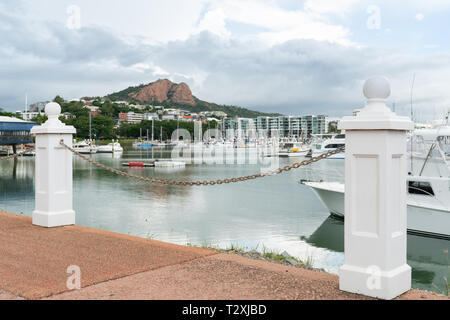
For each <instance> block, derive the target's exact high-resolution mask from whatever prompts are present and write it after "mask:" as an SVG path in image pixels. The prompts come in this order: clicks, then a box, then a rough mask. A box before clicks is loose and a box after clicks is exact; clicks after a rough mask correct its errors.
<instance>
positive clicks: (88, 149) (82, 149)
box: [73, 140, 98, 154]
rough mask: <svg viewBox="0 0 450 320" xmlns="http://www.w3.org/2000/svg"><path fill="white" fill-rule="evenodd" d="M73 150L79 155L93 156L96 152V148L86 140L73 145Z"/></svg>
mask: <svg viewBox="0 0 450 320" xmlns="http://www.w3.org/2000/svg"><path fill="white" fill-rule="evenodd" d="M73 149H74V150H75V151H77V152H79V153H81V154H94V153H97V151H98V149H97V146H96V145H95V144H93V143H92V141H87V140H84V141H80V142H76V143H74V144H73Z"/></svg>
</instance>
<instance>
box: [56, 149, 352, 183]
mask: <svg viewBox="0 0 450 320" xmlns="http://www.w3.org/2000/svg"><path fill="white" fill-rule="evenodd" d="M60 143H61V145H62V146H63V147H65V148H66V149H68V150H70V151H71V152H73V153H74V154H75V155H76V156H78V157H80V158H82V159H84V160H86V161H87V162H89V163H91V164H93V165H94V166H97V167H99V168H102V169H105V170H107V171H109V172H112V173H115V174H117V175H120V176H123V177H127V178H131V179H136V180H140V181H145V182H151V183H158V184H163V185H177V186H189V187H193V186H208V185H210V186H214V185H222V184H229V183H237V182H243V181H248V180H254V179H258V178H264V177H268V176H272V175H276V174H280V173H283V172H288V171H290V170H292V169H298V168H300V167H303V166H307V165H309V164H311V163H314V162H317V161H320V160H322V159H326V158H329V157H331V156H332V155H335V154H338V153H341V152H343V151H344V150H345V148H344V147H341V148H338V149H336V150H333V151H330V152H327V153H324V154H321V155H320V156H317V157H314V158H311V159H308V160H304V161H302V162H296V163H293V164H291V165H288V166H285V167H283V168H278V169H275V170H271V171H267V172H263V173H257V174H252V175H249V176H243V177H237V178H228V179H219V180H211V181H177V180H165V179H157V178H148V177H143V176H135V175H132V174H129V173H127V172H124V171H121V170H117V169H113V168H110V167H108V166H105V165H104V164H101V163H99V162H97V161H95V160H93V159H92V158H90V157H87V156H85V155H83V154H81V153H79V152H78V151H76V150H74V149H73V148H71V147H69V146H68V145H66V144H65V143H64V140H61V142H60Z"/></svg>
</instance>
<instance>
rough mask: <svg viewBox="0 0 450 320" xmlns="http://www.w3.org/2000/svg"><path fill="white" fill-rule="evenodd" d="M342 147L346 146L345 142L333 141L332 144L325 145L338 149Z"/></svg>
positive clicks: (326, 147)
mask: <svg viewBox="0 0 450 320" xmlns="http://www.w3.org/2000/svg"><path fill="white" fill-rule="evenodd" d="M340 147H345V144H343V143H332V144H327V145H326V146H325V149H337V148H340Z"/></svg>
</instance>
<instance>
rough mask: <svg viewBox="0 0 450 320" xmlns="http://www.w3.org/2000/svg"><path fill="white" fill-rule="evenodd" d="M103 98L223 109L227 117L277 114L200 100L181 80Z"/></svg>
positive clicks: (134, 88)
mask: <svg viewBox="0 0 450 320" xmlns="http://www.w3.org/2000/svg"><path fill="white" fill-rule="evenodd" d="M105 98H107V99H110V100H112V101H128V102H134V103H139V104H153V105H154V104H159V105H163V106H171V107H178V108H182V109H185V110H188V111H191V112H201V111H223V112H225V113H226V114H227V115H228V116H229V117H246V118H253V117H258V116H276V115H279V114H269V113H263V112H258V111H253V110H249V109H246V108H241V107H237V106H228V105H218V104H215V103H211V102H206V101H202V100H200V99H198V98H196V97H195V96H193V95H192V91H191V89H190V88H189V86H188V85H187V84H186V83H184V82H182V83H179V84H177V83H173V82H172V81H170V80H167V79H160V80H158V81H155V82H152V83H150V84H146V85H144V84H142V85H139V86H136V87H129V88H127V89H125V90H122V91H119V92H116V93H113V94H110V95H108V96H106V97H105Z"/></svg>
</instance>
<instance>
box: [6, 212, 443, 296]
mask: <svg viewBox="0 0 450 320" xmlns="http://www.w3.org/2000/svg"><path fill="white" fill-rule="evenodd" d="M69 266H79V268H80V270H81V287H82V288H81V289H80V290H73V291H70V290H69V289H68V288H67V286H66V282H67V279H68V278H69V277H70V276H71V275H70V274H68V273H67V268H68V267H69ZM0 299H2V300H4V299H176V300H185V299H186V300H197V299H199V300H203V299H225V300H228V299H233V300H235V299H244V300H246V299H252V300H253V299H254V300H259V299H290V300H291V299H369V298H368V297H364V296H360V295H356V294H350V293H345V292H342V291H339V279H338V276H336V275H332V274H327V273H324V272H319V271H313V270H307V269H301V268H294V267H289V266H284V265H281V264H275V263H270V262H266V261H260V260H253V259H248V258H245V257H241V256H237V255H233V254H224V253H217V252H215V251H212V250H205V249H200V248H193V247H185V246H179V245H174V244H168V243H164V242H160V241H155V240H148V239H142V238H137V237H132V236H127V235H121V234H116V233H112V232H107V231H100V230H95V229H89V228H85V227H79V226H68V227H60V228H52V229H46V228H41V227H36V226H33V225H32V224H31V218H28V217H23V216H19V215H15V214H10V213H2V212H0ZM400 299H422V300H423V299H447V298H446V297H443V296H439V295H436V294H434V293H430V292H425V291H418V290H411V291H409V292H407V293H406V294H404V295H402V296H401V297H400Z"/></svg>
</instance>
